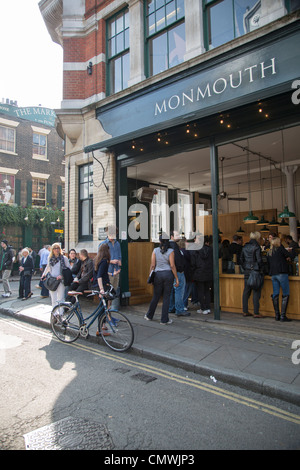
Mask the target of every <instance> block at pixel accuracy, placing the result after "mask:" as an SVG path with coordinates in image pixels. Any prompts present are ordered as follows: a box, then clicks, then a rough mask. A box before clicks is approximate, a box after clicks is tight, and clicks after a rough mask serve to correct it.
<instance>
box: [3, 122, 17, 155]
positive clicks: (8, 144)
mask: <svg viewBox="0 0 300 470" xmlns="http://www.w3.org/2000/svg"><path fill="white" fill-rule="evenodd" d="M15 141H16V130H15V129H12V128H11V127H6V126H0V150H4V151H5V152H15Z"/></svg>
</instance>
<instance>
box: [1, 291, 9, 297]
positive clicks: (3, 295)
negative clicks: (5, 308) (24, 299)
mask: <svg viewBox="0 0 300 470" xmlns="http://www.w3.org/2000/svg"><path fill="white" fill-rule="evenodd" d="M10 296H11V292H7V293H6V294H2V297H4V298H7V297H10Z"/></svg>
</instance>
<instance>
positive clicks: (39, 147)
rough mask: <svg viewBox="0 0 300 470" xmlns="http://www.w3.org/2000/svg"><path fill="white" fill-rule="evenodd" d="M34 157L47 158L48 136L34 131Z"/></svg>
mask: <svg viewBox="0 0 300 470" xmlns="http://www.w3.org/2000/svg"><path fill="white" fill-rule="evenodd" d="M32 145H33V157H40V158H43V159H47V136H46V135H44V134H38V133H36V132H34V133H33V140H32Z"/></svg>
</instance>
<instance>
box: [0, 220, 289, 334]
mask: <svg viewBox="0 0 300 470" xmlns="http://www.w3.org/2000/svg"><path fill="white" fill-rule="evenodd" d="M285 242H286V247H284V246H283V244H282V240H281V239H280V238H278V236H277V234H276V233H270V234H269V236H268V239H267V240H262V239H261V234H260V232H251V234H250V240H249V242H247V243H246V244H245V245H244V246H243V244H242V238H241V237H240V236H238V235H234V237H233V239H232V242H231V243H230V242H229V241H228V240H223V242H222V243H221V241H220V240H219V258H221V259H222V263H221V264H222V271H223V272H225V273H230V272H235V266H236V265H238V266H239V269H240V272H241V273H242V274H244V290H243V295H242V306H243V315H244V316H250V314H249V310H248V303H249V298H250V295H251V293H253V307H254V314H253V316H254V318H261V314H260V312H259V306H260V297H261V289H262V285H263V274H264V273H265V274H266V273H268V274H269V275H270V276H271V279H272V285H273V293H272V303H273V307H274V313H275V320H277V321H282V322H287V321H291V320H290V319H288V318H287V316H286V312H287V306H288V302H289V296H290V289H289V278H288V275H289V274H290V261H291V260H293V259H295V258H296V257H297V255H298V250H297V249H298V244H297V243H296V242H294V241H293V239H292V237H290V236H286V238H285ZM262 243H263V245H264V249H266V248H267V250H268V251H267V256H266V260H267V272H266V271H264V273H263V268H264V269H265V267H266V266H265V265H266V263H263V259H262V249H261V245H262ZM1 247H2V254H1V258H0V270H1V271H2V280H3V288H4V293H3V294H2V297H5V298H7V297H10V296H11V289H10V283H9V278H10V275H11V272H12V268H13V263H14V261H15V258H16V256H15V253H14V250H13V249H12V247H11V246H10V245H9V243H8V241H7V240H2V241H1ZM38 254H39V257H40V264H39V269H40V272H41V279H40V283H39V286H37V287H40V288H41V297H42V298H45V297H49V295H50V297H51V303H52V305H53V306H54V305H56V304H57V303H58V302H61V301H64V300H67V301H71V302H72V301H74V297H73V296H72V295H71V294H68V292H72V291H73V292H82V293H83V292H84V291H86V290H89V289H91V288H99V289H100V293H103V292H104V291H105V289H106V287H107V286H108V285H109V284H110V285H113V287H114V289H115V291H117V290H118V287H119V276H120V271H121V266H122V259H121V247H120V243H119V242H118V241H117V239H116V228H115V227H114V226H110V227H108V229H107V238H106V239H105V240H104V241H102V242H101V243H100V244H99V247H98V253H97V255H96V258H95V260H92V259H91V258H90V257H89V254H88V252H87V250H86V249H82V250H80V252H79V254H78V255H77V253H76V251H75V249H71V250H70V251H69V253H68V257H67V256H66V255H65V253H64V250H62V248H61V246H60V244H59V243H54V244H53V245H52V246H50V245H45V246H44V247H43V248H42V249H41V250H40V251H39V253H38ZM234 255H236V258H235V262H233V259H234ZM34 259H35V258H34V254H33V252H32V249H30V248H24V249H21V250H20V251H19V253H18V255H17V260H18V263H19V274H20V282H19V297H18V298H19V299H23V300H27V299H29V298H30V297H31V296H32V292H31V278H32V274H33V272H34V269H35V262H34ZM231 263H233V265H234V266H232V264H231ZM67 270H68V271H69V276H68V280H67V279H66V276H65V273H66V271H67ZM150 271H153V272H154V281H153V284H154V290H153V298H152V301H151V303H150V305H149V309H148V311H147V313H146V315H145V319H146V320H152V319H153V317H154V314H155V310H156V308H157V304H158V302H159V299H160V297H161V296H162V297H163V303H162V312H161V323H162V324H164V325H169V324H171V323H172V320H170V318H169V314H170V313H174V314H175V315H176V316H189V315H190V312H189V310H188V301H189V297H190V296H191V297H192V299H191V301H192V303H194V304H195V305H198V306H199V307H200V308H199V309H198V310H197V313H200V314H203V315H207V314H209V313H211V309H210V304H211V292H212V289H213V248H212V236H207V235H206V236H204V240H203V243H202V244H201V245H198V244H197V240H196V239H193V240H189V241H187V240H185V239H182V238H181V237H180V235H179V233H178V232H176V231H172V232H171V236H170V237H168V236H167V235H166V234H162V235H161V237H160V244H159V247H157V248H155V249H154V251H153V253H152V258H151V266H150ZM255 273H260V274H261V276H260V279H261V282H260V283H259V284H255V285H253V284H251V283H250V278H253V275H254V274H255ZM48 274H49V275H51V276H52V277H54V278H56V279H57V280H59V281H60V284H59V286H58V288H57V289H56V290H55V291H53V290H50V291H49V290H48V289H47V287H46V286H45V283H44V281H45V279H46V277H47V275H48ZM280 289H281V290H282V302H281V306H280V305H279V294H280ZM113 302H116V304H115V305H113V307H114V308H116V309H118V308H119V298H118V296H116V299H115V300H114V301H113Z"/></svg>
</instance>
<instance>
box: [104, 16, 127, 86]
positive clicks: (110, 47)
mask: <svg viewBox="0 0 300 470" xmlns="http://www.w3.org/2000/svg"><path fill="white" fill-rule="evenodd" d="M107 57H108V64H107V65H108V77H109V78H108V80H109V83H108V94H112V93H117V92H118V91H121V90H124V89H125V88H127V87H128V80H129V74H130V63H129V11H128V9H126V10H125V11H122V12H120V13H118V14H117V15H115V16H114V17H113V18H111V19H110V20H109V21H108V23H107Z"/></svg>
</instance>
